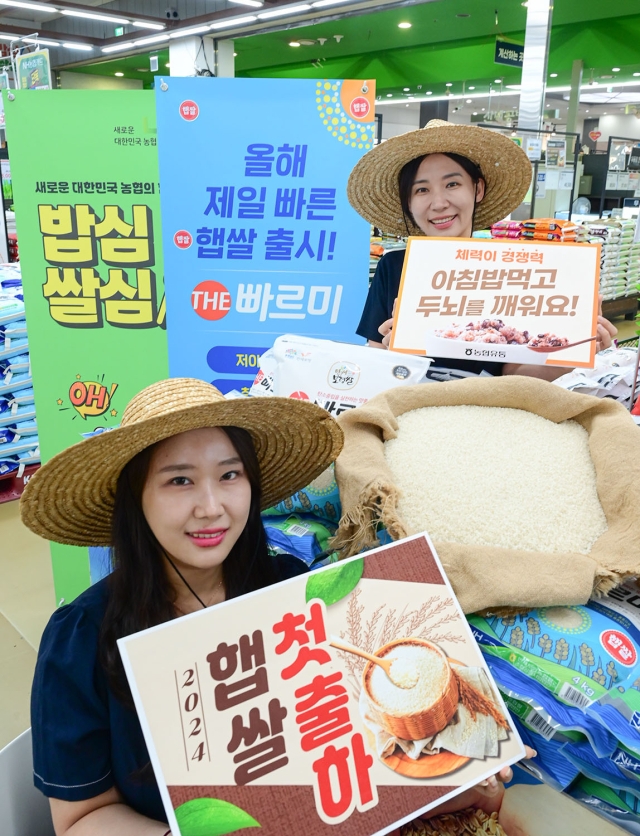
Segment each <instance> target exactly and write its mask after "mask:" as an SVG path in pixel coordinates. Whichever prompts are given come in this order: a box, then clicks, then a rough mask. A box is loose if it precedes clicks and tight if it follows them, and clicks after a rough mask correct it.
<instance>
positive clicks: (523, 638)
mask: <svg viewBox="0 0 640 836" xmlns="http://www.w3.org/2000/svg"><path fill="white" fill-rule="evenodd" d="M639 613H640V590H639V589H638V587H637V586H636V585H635V583H633V582H627V583H625V584H623V585H622V586H620V587H617V588H615V589H614V590H612V591H611V592H610V593H609V596H608V597H606V598H603V599H600V600H598V601H593V600H591V601H589V602H588V603H587V604H585V605H584V606H574V607H546V608H543V609H541V610H533V611H531V612H529V613H525V614H522V615H518V616H506V617H504V618H497V617H493V618H489V619H483V618H480V617H479V616H470V617H469V621H470V623H471V625H472V629H473V631H474V635H475V636H476V639H477V640H478V641H479V642H480V644H481V645H483V652H485V653H486V655H487V658H488V660H490V661H492V660H493V659H494V658H495V659H496V660H498V665H499V666H500V667H501V671H502V674H500V673H498V674H496V673H494V675H496V677H497V678H498V681H500V676H501V675H502V676H508V675H509V674H511V675H513V676H515V677H517V678H518V679H519V680H520V686H519V693H523V692H524V693H526V692H527V688H526V685H527V682H529V683H532V684H537V685H538V686H541V687H542V689H543V690H544V691H546V692H547V693H549V694H551V695H553V697H554V698H555V699H556V700H557V701H558V702H559V703H563V704H564V705H565V706H571V707H573V708H576V709H579V710H580V711H581V712H583V713H584V715H585V720H584V724H585V730H587V731H588V730H589V729H593V722H594V721H595V722H597V723H598V724H599V725H600V726H601V727H602V728H603V729H605V730H606V732H607V733H608V734H611V735H614V736H615V737H616V738H617V739H618V740H619V741H620V743H622V744H623V746H626V747H627V748H628V749H629V750H630V751H632V752H634V753H636V754H640V630H639V629H638V625H639V624H640V616H639ZM502 665H506V668H504V669H503V668H502ZM505 671H506V673H505ZM523 683H524V684H523ZM516 690H518V689H516ZM550 713H551V714H553V711H551V712H550ZM639 774H640V770H639Z"/></svg>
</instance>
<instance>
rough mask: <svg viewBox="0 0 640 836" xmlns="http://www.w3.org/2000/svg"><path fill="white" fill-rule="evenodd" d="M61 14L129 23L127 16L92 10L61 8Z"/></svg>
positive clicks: (108, 21)
mask: <svg viewBox="0 0 640 836" xmlns="http://www.w3.org/2000/svg"><path fill="white" fill-rule="evenodd" d="M62 14H63V15H69V17H86V18H89V20H106V22H107V23H131V21H130V20H129V18H128V17H110V16H108V15H95V14H93V12H76V11H71V10H70V9H63V10H62Z"/></svg>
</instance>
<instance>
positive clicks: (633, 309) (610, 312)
mask: <svg viewBox="0 0 640 836" xmlns="http://www.w3.org/2000/svg"><path fill="white" fill-rule="evenodd" d="M637 313H638V297H637V296H620V297H619V298H618V299H609V300H608V301H607V300H605V301H604V302H603V303H602V314H603V316H605V317H606V318H607V319H613V318H614V317H616V316H624V318H625V319H634V318H635V316H636V314H637Z"/></svg>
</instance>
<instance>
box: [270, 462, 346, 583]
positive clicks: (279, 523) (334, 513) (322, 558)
mask: <svg viewBox="0 0 640 836" xmlns="http://www.w3.org/2000/svg"><path fill="white" fill-rule="evenodd" d="M340 513H341V505H340V493H339V491H338V485H337V483H336V480H335V474H334V469H333V465H331V466H330V467H329V468H327V470H325V471H324V472H323V473H321V474H320V476H318V477H317V478H316V479H314V480H313V482H312V483H311V484H310V485H308V486H307V487H306V488H304V489H303V490H301V491H298V492H297V493H295V494H294V495H293V496H291V497H289V498H288V499H285V500H283V501H282V502H279V503H278V504H277V505H274V506H273V507H272V508H268V509H267V510H266V511H263V512H262V522H263V523H264V527H265V531H266V533H267V540H268V543H269V547H270V549H271V551H272V552H274V553H283V552H284V553H286V554H292V555H294V556H295V557H297V558H299V559H300V560H302V561H304V562H305V563H306V564H307V566H312V567H313V568H314V569H315V568H317V567H318V566H324V565H325V564H327V563H330V562H333V561H334V560H335V559H337V558H336V557H335V555H333V554H332V550H331V549H330V548H329V540H330V538H331V537H333V536H334V534H335V533H336V530H337V528H338V520H339V519H340Z"/></svg>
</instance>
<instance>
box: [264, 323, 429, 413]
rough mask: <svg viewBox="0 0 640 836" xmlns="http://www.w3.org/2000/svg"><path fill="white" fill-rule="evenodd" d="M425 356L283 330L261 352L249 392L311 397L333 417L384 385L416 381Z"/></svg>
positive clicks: (364, 400)
mask: <svg viewBox="0 0 640 836" xmlns="http://www.w3.org/2000/svg"><path fill="white" fill-rule="evenodd" d="M430 363H431V360H429V359H428V358H426V357H417V356H414V355H412V354H398V353H397V352H393V351H376V352H372V351H371V348H369V347H368V346H363V345H352V344H351V343H339V342H334V341H332V340H317V339H314V338H312V337H299V336H295V335H293V334H285V335H284V336H282V337H278V339H277V340H276V341H275V343H274V344H273V348H271V349H269V350H268V351H266V352H265V353H264V354H263V355H262V357H261V360H260V371H259V372H258V375H257V377H256V379H255V381H254V384H253V386H252V388H251V392H250V394H251V395H252V396H256V395H258V396H259V395H278V396H280V397H283V398H298V399H299V400H306V401H312V402H313V403H316V404H318V405H319V406H321V407H322V408H323V409H326V410H327V412H329V413H330V414H331V415H334V416H338V415H341V414H342V413H343V412H346V411H348V410H350V409H354V408H355V407H358V406H362V404H365V403H367V401H369V400H370V399H371V398H373V397H374V396H375V395H377V394H379V393H380V392H384V391H386V390H387V389H392V388H394V387H396V386H406V385H409V384H414V383H420V382H422V381H423V380H424V379H425V375H426V372H427V369H428V368H429V365H430Z"/></svg>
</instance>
